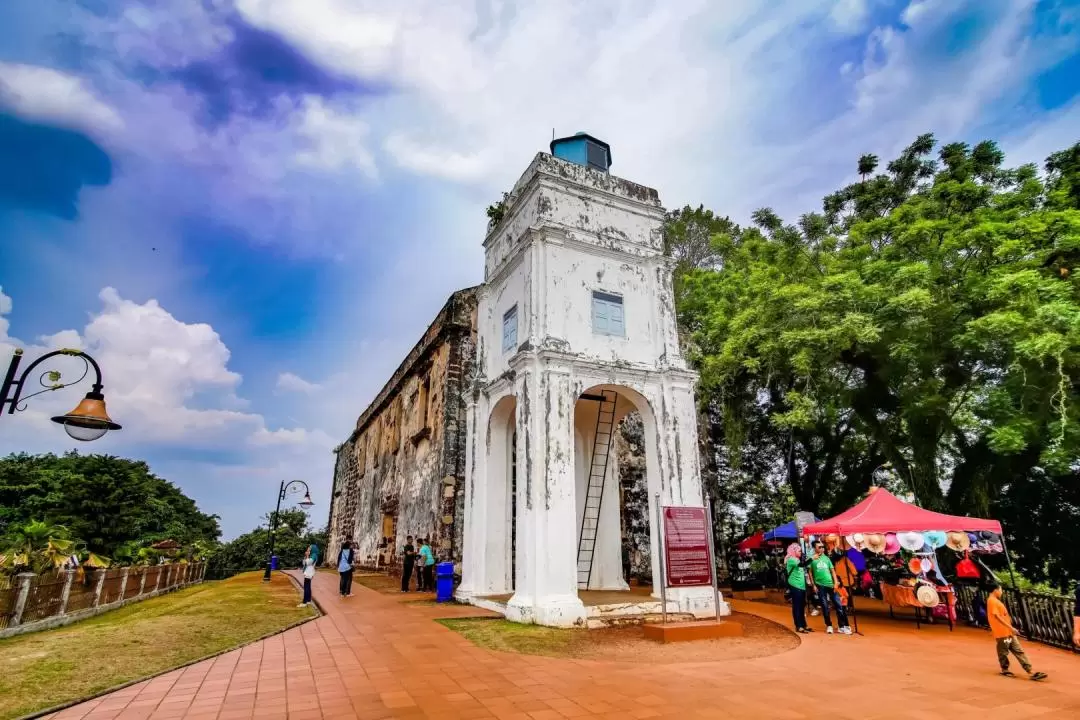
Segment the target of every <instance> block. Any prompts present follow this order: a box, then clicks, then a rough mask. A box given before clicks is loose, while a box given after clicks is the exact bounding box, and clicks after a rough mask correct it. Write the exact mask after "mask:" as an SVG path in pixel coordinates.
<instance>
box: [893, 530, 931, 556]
mask: <svg viewBox="0 0 1080 720" xmlns="http://www.w3.org/2000/svg"><path fill="white" fill-rule="evenodd" d="M896 539H897V540H899V541H900V547H902V548H904V549H905V550H907V551H908V552H919V551H920V550H922V548H923V545H924V544H925V540H923V536H922V533H919V532H902V533H897V535H896Z"/></svg>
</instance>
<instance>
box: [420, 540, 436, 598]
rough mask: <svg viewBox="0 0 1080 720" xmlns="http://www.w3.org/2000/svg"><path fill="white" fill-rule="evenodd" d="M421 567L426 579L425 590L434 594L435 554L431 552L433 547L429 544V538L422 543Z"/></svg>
mask: <svg viewBox="0 0 1080 720" xmlns="http://www.w3.org/2000/svg"><path fill="white" fill-rule="evenodd" d="M420 567H421V568H422V572H423V575H422V577H423V578H424V587H423V589H424V590H425V591H427V592H434V590H435V553H433V552H431V545H429V544H428V539H427V538H424V539H423V540H421V541H420Z"/></svg>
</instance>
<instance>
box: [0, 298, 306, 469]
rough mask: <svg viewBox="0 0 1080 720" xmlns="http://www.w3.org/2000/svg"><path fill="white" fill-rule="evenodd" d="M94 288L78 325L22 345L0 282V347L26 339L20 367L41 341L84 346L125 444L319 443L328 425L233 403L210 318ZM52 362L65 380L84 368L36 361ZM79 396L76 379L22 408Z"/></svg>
mask: <svg viewBox="0 0 1080 720" xmlns="http://www.w3.org/2000/svg"><path fill="white" fill-rule="evenodd" d="M99 297H100V300H101V302H102V308H101V310H100V311H99V312H98V313H97V314H95V315H94V316H92V317H91V318H90V320H89V322H88V323H87V325H86V327H85V328H84V329H83V330H82V332H78V331H76V330H62V331H60V332H57V333H54V334H51V335H48V336H43V337H42V338H41V339H40V342H41V344H40V345H35V346H30V347H25V346H24V345H23V344H22V343H20V342H19V341H18V340H16V339H14V338H11V337H10V336H9V335H8V328H9V327H10V325H9V321H8V319H7V317H5V316H6V315H9V314H10V313H11V311H12V309H13V302H12V300H11V298H10V297H8V296H6V295H4V294H3V293H2V291H0V353H2V355H3V356H4V357H10V354H11V352H12V351H13V350H14V349H15V348H16V347H25V357H24V361H23V362H24V366H23V369H25V367H26V364H28V363H29V362H31V361H32V360H33V359H34V358H36V357H37V356H39V355H41V354H42V353H44V352H47V351H49V350H54V349H59V348H77V349H83V350H85V351H86V352H88V353H89V354H90V355H92V356H93V358H94V359H95V360H96V361H97V362H98V364H99V365H100V367H101V370H102V381H103V384H104V394H105V398H106V402H107V405H108V409H109V414H110V415H111V416H112V417H113V419H114V420H116V421H117V422H119V423H121V424H122V425H123V426H124V429H123V430H122V431H121V432H122V434H123V443H124V444H125V445H129V446H130V445H132V444H145V443H152V444H164V445H173V446H180V447H191V448H203V449H209V448H219V449H229V448H232V447H236V446H238V445H241V444H244V443H245V442H247V441H251V442H253V443H256V444H267V443H266V442H265V440H266V439H267V438H279V439H280V438H288V440H289V444H290V445H293V446H297V445H310V446H312V447H317V448H325V446H326V442H327V441H326V434H325V433H324V432H322V431H321V430H309V429H305V428H288V429H277V430H271V429H269V428H267V426H266V422H265V420H264V419H263V417H262V416H261V415H258V414H254V413H250V412H244V411H241V410H238V409H236V408H237V407H239V406H242V405H243V404H244V401H243V400H242V399H241V398H239V397H237V395H236V391H237V389H238V387H239V385H240V382H241V377H240V375H239V374H238V373H236V372H233V371H232V370H230V369H229V367H228V363H229V359H230V355H231V353H230V352H229V349H228V347H226V345H225V343H224V342H223V341H222V339H221V337H220V336H219V335H218V333H217V332H216V331H215V330H214V329H213V328H212V327H211V326H210V325H207V324H205V323H185V322H183V321H181V320H179V319H177V318H175V317H174V316H173V315H172V314H170V313H169V312H168V311H167V310H165V309H164V308H162V307H161V306H160V305H159V304H158V303H157V301H156V300H153V299H151V300H147V301H146V302H145V303H142V304H140V303H136V302H134V301H131V300H127V299H124V298H123V297H121V296H120V294H119V292H117V291H116V290H115V289H113V288H105V289H104V290H102V291H101V293H100V295H99ZM54 366H55V369H58V370H60V371H61V373H62V379H63V380H64V381H67V382H70V381H73V380H74V379H75V378H77V377H79V375H80V374H81V372H82V363H81V361H79V360H76V359H72V358H63V357H61V358H56V359H55V361H54V362H52V363H47V364H46V365H42V366H40V368H39V369H41V370H45V369H53V368H54ZM36 376H37V373H35V376H34V377H32V378H29V379H28V384H27V387H26V388H25V389H24V391H23V394H24V395H26V394H27V393H29V392H32V391H33V390H32V386H35V387H36V383H37V377H36ZM91 379H92V378H88V380H87V381H85V384H86V385H88V384H89V381H90V380H91ZM79 387H82V385H80V386H79ZM85 389H89V388H88V387H87V388H85ZM84 391H85V390H84ZM77 401H78V391H77V390H76V389H74V388H73V389H72V390H68V391H60V392H55V393H47V394H45V395H43V396H40V397H38V398H34V399H32V400H31V401H30V403H28V404H27V410H26V412H25V413H24V415H25V416H26V417H28V418H30V420H31V422H33V423H35V424H36V425H38V426H42V422H43V420H46V419H47V417H48V416H50V415H55V414H60V413H63V412H66V411H67V410H70V409H71V407H73V406H74V405H75V403H76V402H77ZM62 436H63V434H62V433H60V434H55V433H54V434H53V439H55V440H57V441H63V440H62ZM4 440H5V443H4V444H5V445H9V443H10V445H9V446H10V447H11V448H18V446H19V445H18V443H19V440H18V439H17V437H13V436H7V437H5V438H4ZM271 444H273V443H271Z"/></svg>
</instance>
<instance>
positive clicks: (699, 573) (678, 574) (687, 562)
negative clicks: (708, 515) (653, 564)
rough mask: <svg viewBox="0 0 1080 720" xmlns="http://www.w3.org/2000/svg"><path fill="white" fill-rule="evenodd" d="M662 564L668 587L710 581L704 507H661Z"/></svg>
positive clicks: (707, 536)
mask: <svg viewBox="0 0 1080 720" xmlns="http://www.w3.org/2000/svg"><path fill="white" fill-rule="evenodd" d="M664 566H665V569H666V570H667V582H668V587H687V586H690V585H712V568H711V567H710V566H709V528H708V526H707V525H706V524H705V508H703V507H666V508H664Z"/></svg>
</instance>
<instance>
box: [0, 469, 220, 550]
mask: <svg viewBox="0 0 1080 720" xmlns="http://www.w3.org/2000/svg"><path fill="white" fill-rule="evenodd" d="M34 520H40V521H42V522H44V523H47V524H50V525H62V526H64V527H66V528H67V529H68V531H69V533H70V536H71V537H74V538H79V539H80V540H81V541H83V542H84V543H85V544H86V547H87V548H88V549H89V550H91V551H93V552H95V553H98V554H102V555H107V556H110V557H112V556H113V555H114V554H117V553H118V551H119V552H121V554H122V553H123V552H124V551H131V550H132V548H138V547H141V546H145V545H149V544H151V543H153V542H157V541H159V540H166V539H171V540H176V541H177V542H178V543H180V544H181V545H183V546H191V545H193V544H194V543H196V542H203V543H215V542H216V541H217V539H218V537H219V536H220V534H221V530H220V528H219V526H218V518H217V516H215V515H207V514H205V513H203V512H201V511H199V509H198V507H197V506H196V505H195V502H194V501H193V500H192V499H191V498H189V497H187V496H186V495H184V494H183V493H182V492H181V491H180V490H179V489H178V488H177V487H176V486H175V485H173V484H172V483H170V482H168V481H167V480H164V479H162V478H160V477H158V476H156V475H154V474H153V473H152V472H151V471H150V468H149V466H148V465H147V464H146V463H144V462H140V461H136V460H126V459H123V458H117V457H112V456H109V455H80V454H78V453H74V452H72V453H68V454H66V455H63V456H56V455H36V456H34V455H26V454H17V455H9V456H7V457H5V458H2V459H0V535H3V534H4V533H5V531H6V528H9V527H13V526H20V525H24V524H26V523H28V522H30V521H34Z"/></svg>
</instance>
